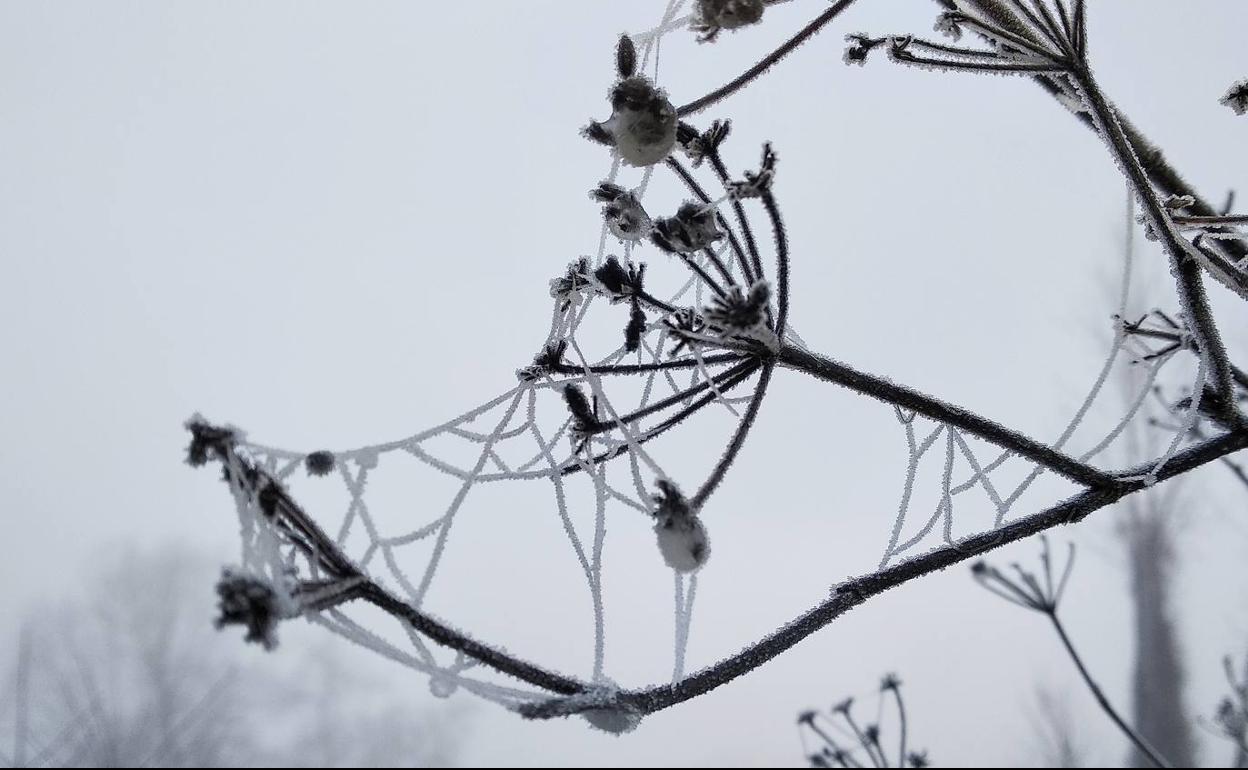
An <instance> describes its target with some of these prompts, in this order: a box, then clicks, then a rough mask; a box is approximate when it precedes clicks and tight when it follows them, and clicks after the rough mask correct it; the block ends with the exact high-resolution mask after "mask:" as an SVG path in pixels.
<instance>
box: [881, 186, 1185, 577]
mask: <svg viewBox="0 0 1248 770" xmlns="http://www.w3.org/2000/svg"><path fill="white" fill-rule="evenodd" d="M1127 200H1128V203H1127V220H1126V221H1127V227H1126V230H1125V235H1126V248H1125V250H1124V259H1123V265H1122V274H1121V283H1120V288H1119V297H1118V307H1117V313H1116V314H1115V315H1114V321H1115V327H1114V336H1113V341H1112V343H1111V344H1110V346H1109V351H1108V353H1107V354H1106V357H1105V361H1104V363H1103V364H1102V366H1101V368H1100V370H1099V371H1098V372H1097V374H1096V377H1095V379H1094V381H1093V383H1092V385H1091V387H1090V388H1089V390H1088V392H1087V395H1086V396H1085V397H1084V399H1083V401H1082V402H1081V403H1080V404H1079V406H1078V408H1077V409H1076V410H1075V413H1074V414H1073V416H1072V417H1071V418H1070V420H1069V422H1068V423H1067V424H1066V426H1065V427H1064V428H1063V430H1062V432H1061V434H1060V435H1059V436H1058V437H1057V439H1056V440H1055V441H1054V442H1053V443H1052V444H1051V445H1050V446H1051V447H1052V448H1053V449H1055V450H1058V451H1068V450H1069V448H1070V446H1071V445H1072V444H1073V443H1074V440H1075V439H1076V435H1077V434H1078V433H1080V431H1079V429H1080V428H1081V427H1082V426H1083V425H1084V423H1085V420H1086V419H1087V418H1088V416H1089V413H1090V412H1091V410H1092V407H1093V405H1094V404H1095V403H1096V401H1097V400H1098V398H1100V397H1101V396H1102V393H1103V392H1104V391H1105V389H1106V385H1107V383H1108V382H1110V380H1111V376H1112V375H1113V374H1114V373H1115V371H1116V370H1117V369H1118V368H1121V367H1124V366H1125V367H1129V368H1130V369H1131V371H1130V372H1129V373H1128V377H1129V379H1130V380H1131V386H1130V390H1131V391H1132V394H1131V395H1130V397H1129V398H1128V399H1127V403H1126V406H1125V409H1124V410H1123V411H1122V414H1121V416H1120V417H1119V418H1118V419H1117V420H1116V421H1115V422H1114V423H1113V424H1112V426H1111V427H1109V428H1108V429H1107V430H1105V431H1104V432H1103V433H1100V434H1099V435H1095V437H1094V438H1092V439H1091V443H1090V445H1089V446H1087V447H1086V448H1084V449H1083V450H1082V451H1079V452H1078V453H1077V454H1073V457H1074V458H1075V459H1076V460H1078V461H1079V462H1081V463H1089V462H1091V461H1093V460H1095V459H1096V458H1098V457H1100V456H1101V455H1102V454H1103V453H1104V452H1105V451H1106V450H1107V449H1109V448H1110V447H1111V446H1113V445H1114V444H1115V442H1116V441H1117V440H1118V439H1119V438H1120V437H1121V436H1122V435H1123V433H1124V432H1125V431H1127V430H1128V429H1129V428H1130V427H1131V426H1132V425H1133V424H1135V422H1136V420H1137V418H1139V417H1140V416H1141V413H1142V411H1143V409H1144V407H1145V404H1146V402H1147V401H1148V400H1149V398H1150V397H1157V396H1158V394H1159V393H1160V387H1159V383H1160V376H1161V374H1162V371H1163V369H1165V368H1166V366H1167V364H1170V363H1171V362H1173V361H1174V360H1175V359H1176V358H1178V357H1179V356H1180V355H1181V354H1182V353H1183V352H1184V351H1193V350H1194V343H1193V340H1192V335H1191V333H1190V332H1189V331H1188V330H1187V329H1186V328H1184V326H1183V325H1181V324H1180V323H1177V322H1175V321H1173V320H1171V319H1170V318H1169V317H1167V316H1165V314H1164V313H1160V312H1159V311H1153V312H1152V313H1147V314H1144V315H1143V316H1142V317H1141V319H1140V320H1139V321H1136V322H1134V323H1133V322H1131V321H1130V320H1129V318H1130V316H1129V315H1128V313H1129V311H1130V310H1131V283H1132V271H1133V268H1134V265H1133V254H1134V239H1133V229H1132V225H1133V222H1134V217H1133V216H1132V212H1133V209H1134V199H1133V197H1132V195H1131V193H1130V191H1128V196H1127ZM1153 316H1156V317H1157V319H1159V326H1160V327H1161V328H1159V329H1156V330H1153V329H1150V328H1148V327H1147V326H1146V325H1145V321H1147V320H1149V319H1150V318H1151V317H1153ZM1154 332H1155V334H1156V337H1155V338H1153V339H1150V337H1152V336H1153V333H1154ZM1157 338H1159V339H1160V340H1162V341H1163V344H1150V343H1152V342H1154V340H1155V339H1157ZM1194 358H1195V361H1196V364H1195V366H1194V367H1193V369H1194V373H1193V374H1192V375H1191V378H1190V385H1189V386H1188V388H1187V392H1188V393H1191V394H1193V395H1192V396H1191V397H1190V398H1189V399H1187V400H1186V402H1185V403H1182V404H1181V406H1179V407H1176V406H1175V405H1173V404H1167V403H1164V402H1163V404H1162V406H1163V407H1164V408H1165V410H1166V411H1167V412H1168V413H1170V414H1171V415H1172V416H1175V417H1177V421H1175V422H1174V424H1169V425H1165V424H1163V425H1161V427H1163V428H1168V429H1169V430H1170V437H1169V440H1168V443H1167V445H1166V448H1165V451H1164V452H1163V453H1162V454H1161V456H1160V457H1158V458H1157V459H1156V460H1154V461H1152V462H1151V463H1150V464H1148V465H1146V466H1144V467H1143V468H1142V472H1141V473H1140V474H1139V478H1141V479H1142V480H1143V481H1145V483H1147V484H1150V485H1151V484H1152V483H1155V482H1156V474H1157V473H1158V472H1159V471H1160V470H1161V469H1162V468H1163V467H1164V466H1165V465H1166V463H1168V462H1169V461H1170V460H1171V459H1173V457H1174V455H1175V454H1176V453H1177V452H1178V450H1179V449H1180V448H1181V447H1182V444H1183V441H1184V439H1185V438H1187V437H1188V436H1190V435H1191V434H1192V430H1193V428H1194V426H1195V425H1196V423H1197V421H1198V419H1199V417H1200V401H1201V395H1202V393H1203V390H1204V389H1203V387H1201V384H1202V383H1204V382H1205V381H1206V376H1207V374H1208V372H1207V367H1206V361H1205V358H1204V356H1201V355H1195V356H1194ZM894 413H895V416H896V418H897V422H898V423H899V424H900V425H901V427H902V430H903V431H904V435H905V443H906V453H907V461H906V469H905V475H904V481H903V483H902V491H901V501H900V503H899V505H898V512H897V518H896V520H895V521H894V523H893V527H892V529H891V531H890V533H889V537H888V543H887V545H886V546H885V548H884V554H883V556H882V558H881V560H880V563H879V568H880V569H883V568H884V567H886V566H888V565H889V564H890V563H893V562H894V561H896V560H898V559H900V558H903V557H906V556H909V555H914V554H915V553H916V552H920V550H919V548H918V547H919V546H920V545H921V544H925V543H927V542H928V540H929V538H930V536H931V534H932V533H933V532H934V531H939V534H940V539H941V540H942V541H943V542H944V543H945V544H948V545H954V544H956V541H957V537H956V536H955V534H954V530H955V516H954V512H955V503H956V502H957V499H958V497H959V496H960V495H962V494H964V493H966V492H969V491H971V490H974V489H976V488H979V489H980V490H981V491H982V492H983V494H984V495H985V496H986V498H987V501H988V503H989V505H990V507H991V509H992V512H993V515H992V519H991V524H990V526H989V527H986V529H993V530H995V529H998V528H1000V527H1001V526H1002V525H1003V524H1005V523H1006V522H1007V521H1008V520H1009V519H1008V517H1009V515H1010V513H1011V511H1013V510H1014V508H1015V506H1016V504H1017V503H1018V501H1019V500H1020V499H1021V498H1022V497H1023V495H1024V494H1025V493H1026V492H1027V491H1028V489H1030V488H1031V486H1032V485H1033V483H1034V482H1035V481H1036V480H1037V479H1038V478H1040V476H1041V475H1043V474H1044V472H1045V468H1044V466H1042V465H1040V464H1036V463H1029V464H1027V463H1025V464H1024V465H1025V467H1024V468H1023V469H1022V477H1021V478H1017V479H1013V480H1010V481H1005V480H1003V479H1001V478H998V477H994V474H997V473H998V472H999V471H1001V470H1002V469H1008V467H1009V466H1010V465H1011V461H1014V463H1013V464H1014V465H1018V464H1019V462H1018V461H1019V459H1020V458H1018V456H1017V455H1016V454H1015V453H1013V452H1011V451H1009V450H999V449H997V448H995V447H991V446H988V447H984V448H981V449H980V450H979V452H978V453H977V451H976V448H975V446H974V444H975V441H974V438H973V437H972V436H969V435H967V434H966V433H965V432H964V431H961V430H959V429H958V428H955V427H954V426H951V425H949V424H947V423H943V422H937V421H930V420H928V421H925V422H926V427H925V428H923V422H921V421H920V420H919V419H918V417H917V415H915V414H914V413H913V412H907V411H905V410H903V409H900V408H894ZM921 428H922V429H921ZM1082 433H1083V434H1087V433H1088V431H1087V430H1084V431H1082ZM933 450H935V451H933ZM942 450H943V451H942ZM929 453H930V455H931V456H933V459H929V464H930V463H933V462H938V463H939V467H938V482H937V483H938V485H939V492H938V494H937V501H936V504H935V506H934V508H933V510H932V511H931V513H930V514H928V515H926V516H922V515H920V516H919V517H917V521H912V519H913V518H915V517H914V516H913V515H912V512H911V508H912V502H913V499H914V495H915V482H916V477H917V475H918V473H919V470H920V468H921V467H922V465H923V461H924V459H925V458H927V457H929ZM934 458H939V459H938V460H937V459H934ZM985 458H991V459H987V460H986V461H985ZM959 473H964V474H965V475H964V476H959V475H958V474H959ZM1127 478H1129V477H1127Z"/></svg>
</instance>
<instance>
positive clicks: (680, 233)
mask: <svg viewBox="0 0 1248 770" xmlns="http://www.w3.org/2000/svg"><path fill="white" fill-rule="evenodd" d="M723 237H724V233H723V231H721V230H720V229H719V224H718V223H717V222H716V221H715V210H714V209H712V208H708V207H706V206H705V205H703V204H701V203H694V202H692V201H689V202H686V203H684V204H681V207H680V208H679V209H677V210H676V216H673V217H663V218H661V219H659V220H657V221H656V222H655V223H654V232H653V233H651V235H650V239H651V240H652V241H654V244H655V245H656V246H658V247H659V248H660V249H663V250H664V251H677V252H680V253H682V254H691V253H693V252H695V251H700V250H702V249H705V248H707V247H709V246H711V245H713V244H714V243H715V242H716V241H718V240H719V239H720V238H723Z"/></svg>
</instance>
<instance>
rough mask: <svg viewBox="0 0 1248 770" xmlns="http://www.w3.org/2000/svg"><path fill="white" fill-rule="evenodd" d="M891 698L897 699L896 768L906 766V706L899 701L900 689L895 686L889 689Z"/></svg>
mask: <svg viewBox="0 0 1248 770" xmlns="http://www.w3.org/2000/svg"><path fill="white" fill-rule="evenodd" d="M891 689H892V691H893V697H894V698H896V699H897V721H898V731H899V732H900V733H901V748H900V749H898V754H897V766H898V767H905V766H906V704H905V703H904V702H902V700H901V687H900V686H895V687H892V688H891Z"/></svg>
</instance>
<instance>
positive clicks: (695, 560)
mask: <svg viewBox="0 0 1248 770" xmlns="http://www.w3.org/2000/svg"><path fill="white" fill-rule="evenodd" d="M658 487H659V493H658V494H657V495H655V496H654V501H655V504H656V508H655V511H654V519H655V523H654V533H655V535H657V536H658V540H659V552H660V553H661V554H663V561H665V562H666V563H667V566H669V567H671V568H672V569H674V570H676V571H677V572H693V571H694V570H696V569H698V568H699V567H701V566H702V565H703V564H706V560H707V559H708V558H709V557H710V555H711V542H710V538H709V537H708V536H707V534H706V527H704V526H703V525H702V521H701V519H699V518H698V515H697V513H696V512H695V511H694V510H693V509H692V508H691V507H690V505H689V501H688V500H686V499H685V496H684V495H683V494H681V492H680V490H679V489H678V488H677V487H676V485H675V484H673V483H672V482H670V481H665V480H662V479H660V480H659V482H658Z"/></svg>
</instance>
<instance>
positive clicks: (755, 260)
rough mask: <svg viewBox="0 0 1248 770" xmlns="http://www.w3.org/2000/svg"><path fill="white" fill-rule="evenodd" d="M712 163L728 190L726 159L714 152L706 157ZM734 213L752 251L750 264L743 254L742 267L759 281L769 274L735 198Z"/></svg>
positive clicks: (738, 202) (739, 202) (742, 234)
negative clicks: (764, 267) (764, 268)
mask: <svg viewBox="0 0 1248 770" xmlns="http://www.w3.org/2000/svg"><path fill="white" fill-rule="evenodd" d="M706 159H707V160H708V161H710V164H711V168H712V169H714V170H715V175H716V176H718V177H719V182H720V184H722V185H723V186H724V189H727V188H728V182H729V174H728V167H727V166H725V165H724V159H723V158H721V157H720V156H719V152H718V151H716V150H712V151H711V152H709V153H708V154H707V156H706ZM732 211H733V213H734V214H735V215H736V217H737V224H738V225H739V226H740V227H741V237H742V238H744V239H745V246H746V248H747V249H749V251H750V260H751V262H750V263H746V262H745V255H744V254H741V255H740V256H741V266H742V269H744V270H745V271H746V274H747V275H751V276H752V277H753V280H758V279H759V278H762V277H763V276H764V275H766V274H767V271H765V270H763V261H762V259H761V258H760V257H759V255H758V242H757V241H755V240H754V231H753V230H751V229H750V220H749V219H748V218H747V217H746V216H745V207H744V206H742V205H741V201H739V200H737V199H736V198H733V200H732Z"/></svg>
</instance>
